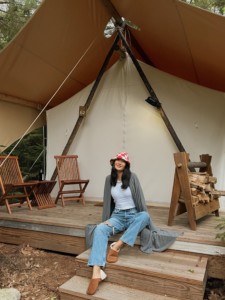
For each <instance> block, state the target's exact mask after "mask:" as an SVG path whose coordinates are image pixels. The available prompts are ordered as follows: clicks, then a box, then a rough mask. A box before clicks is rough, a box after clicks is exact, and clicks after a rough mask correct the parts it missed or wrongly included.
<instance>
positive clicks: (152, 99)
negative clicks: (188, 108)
mask: <svg viewBox="0 0 225 300" xmlns="http://www.w3.org/2000/svg"><path fill="white" fill-rule="evenodd" d="M117 31H118V35H119V36H120V38H121V40H122V42H123V45H124V46H125V48H126V50H127V52H128V54H129V55H130V57H131V59H132V61H133V63H134V65H135V67H136V69H137V71H138V73H139V75H140V77H141V79H142V80H143V82H144V84H145V86H146V88H147V90H148V91H149V93H150V97H149V100H150V101H149V102H148V103H150V104H151V105H153V106H155V107H157V109H158V110H159V112H160V114H161V117H162V119H163V121H164V123H165V125H166V127H167V129H168V130H169V132H170V134H171V136H172V138H173V140H174V142H175V144H176V146H177V148H178V150H179V151H180V152H185V149H184V147H183V145H182V143H181V141H180V139H179V138H178V136H177V134H176V132H175V130H174V128H173V126H172V125H171V123H170V121H169V119H168V117H167V115H166V113H165V111H164V110H163V108H162V105H161V103H160V102H159V100H158V98H157V96H156V94H155V92H154V90H153V88H152V87H151V85H150V83H149V81H148V79H147V77H146V76H145V74H144V72H143V70H142V68H141V66H140V64H139V63H138V61H137V59H136V58H135V56H134V55H133V53H132V51H131V49H130V47H129V45H128V43H127V41H126V39H125V38H124V36H123V34H122V30H121V28H120V27H119V28H118V30H117Z"/></svg>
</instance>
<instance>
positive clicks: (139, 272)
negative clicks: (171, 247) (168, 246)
mask: <svg viewBox="0 0 225 300" xmlns="http://www.w3.org/2000/svg"><path fill="white" fill-rule="evenodd" d="M89 254H90V250H87V251H85V252H83V253H82V254H80V255H79V256H77V257H76V275H79V276H83V277H87V278H90V277H91V272H92V269H91V268H90V267H88V266H87V260H88V257H89ZM206 265H207V258H206V257H202V256H201V255H195V256H193V255H188V254H185V253H179V252H171V251H165V252H162V253H157V252H155V253H153V254H144V253H142V252H141V251H140V250H139V248H138V247H133V248H131V247H125V248H124V249H122V250H121V251H120V254H119V260H118V262H117V263H115V264H107V265H106V268H105V272H106V273H107V275H108V277H107V282H110V283H114V284H120V285H122V286H125V287H129V288H134V289H138V290H141V291H144V292H149V293H154V294H160V295H167V296H169V297H174V295H176V297H177V298H178V299H191V300H192V299H194V300H198V299H199V300H200V299H201V300H202V299H203V296H204V291H205V285H206V279H207V274H206Z"/></svg>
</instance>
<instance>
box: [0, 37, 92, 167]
mask: <svg viewBox="0 0 225 300" xmlns="http://www.w3.org/2000/svg"><path fill="white" fill-rule="evenodd" d="M96 39H97V36H96V37H95V38H94V39H93V40H92V42H91V43H90V45H89V46H88V48H87V49H86V50H85V52H84V54H83V55H82V56H81V57H80V59H79V60H78V62H77V63H76V64H75V65H74V66H73V68H72V69H71V71H70V72H69V73H68V75H67V76H66V77H65V79H64V80H63V81H62V83H61V84H60V85H59V87H58V88H57V89H56V91H55V92H54V94H53V95H52V96H51V98H50V99H49V100H48V102H47V103H46V104H45V106H44V107H43V108H42V110H41V111H40V113H39V114H38V115H37V117H36V118H35V119H34V121H33V122H32V123H31V124H30V126H29V127H28V128H27V129H26V131H25V132H24V133H23V135H22V136H21V138H20V139H19V140H18V141H17V143H16V144H15V146H14V147H13V148H12V149H11V151H10V152H9V153H8V155H7V156H6V157H5V159H4V160H3V161H2V163H1V164H0V168H1V167H2V166H3V165H4V163H5V161H6V160H7V159H8V157H9V156H10V155H11V154H12V152H13V151H14V150H15V149H16V147H17V146H18V145H19V143H20V142H21V141H22V139H23V138H24V136H25V135H26V134H27V133H28V132H29V130H30V129H31V127H32V126H33V125H34V124H35V122H36V121H37V120H38V118H39V117H40V116H41V114H42V113H43V112H44V111H45V109H46V108H47V106H48V105H49V103H50V102H51V101H52V99H53V98H54V97H55V95H56V94H57V93H58V92H59V90H60V89H61V88H62V86H63V85H64V83H65V82H66V80H67V79H68V78H69V76H70V75H71V74H72V72H73V71H74V70H75V69H76V67H77V66H78V64H79V63H80V62H81V60H82V59H83V58H84V56H85V55H86V54H87V52H88V51H89V50H90V48H91V47H92V45H93V44H94V43H95V41H96Z"/></svg>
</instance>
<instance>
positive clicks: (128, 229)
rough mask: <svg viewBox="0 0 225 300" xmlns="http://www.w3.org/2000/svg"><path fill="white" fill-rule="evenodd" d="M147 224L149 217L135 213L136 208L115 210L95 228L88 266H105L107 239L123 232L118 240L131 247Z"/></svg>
mask: <svg viewBox="0 0 225 300" xmlns="http://www.w3.org/2000/svg"><path fill="white" fill-rule="evenodd" d="M149 224H150V217H149V214H148V213H147V212H145V211H142V212H137V210H136V208H131V209H125V210H120V209H115V210H114V212H113V213H112V215H111V217H110V219H109V220H107V221H105V222H104V223H101V224H99V225H97V227H96V228H95V231H94V237H93V244H92V249H91V254H90V257H89V260H88V266H95V265H97V266H102V267H104V266H105V263H106V251H107V246H108V239H109V237H111V236H113V235H114V234H117V233H119V232H122V231H124V233H123V234H122V236H121V237H120V240H121V241H123V242H124V243H125V244H127V245H129V246H133V245H134V243H135V241H136V238H137V236H138V234H139V233H140V232H141V231H142V230H143V229H144V228H145V227H146V226H147V225H149Z"/></svg>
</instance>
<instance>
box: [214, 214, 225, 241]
mask: <svg viewBox="0 0 225 300" xmlns="http://www.w3.org/2000/svg"><path fill="white" fill-rule="evenodd" d="M219 221H220V223H219V224H218V225H217V226H216V228H218V229H220V230H224V232H222V233H218V234H217V235H216V238H217V239H220V240H221V241H225V218H219Z"/></svg>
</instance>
